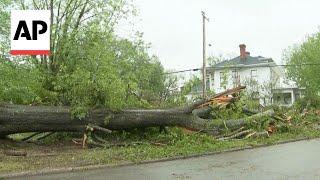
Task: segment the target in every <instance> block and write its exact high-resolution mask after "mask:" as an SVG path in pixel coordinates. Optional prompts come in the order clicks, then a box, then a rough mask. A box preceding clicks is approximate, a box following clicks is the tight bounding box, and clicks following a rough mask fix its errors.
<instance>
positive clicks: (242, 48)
mask: <svg viewBox="0 0 320 180" xmlns="http://www.w3.org/2000/svg"><path fill="white" fill-rule="evenodd" d="M239 47H240V59H246V58H247V55H246V45H245V44H240V45H239Z"/></svg>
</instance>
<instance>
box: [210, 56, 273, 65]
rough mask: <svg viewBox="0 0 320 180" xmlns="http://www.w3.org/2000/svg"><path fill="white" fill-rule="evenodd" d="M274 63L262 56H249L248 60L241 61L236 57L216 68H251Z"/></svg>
mask: <svg viewBox="0 0 320 180" xmlns="http://www.w3.org/2000/svg"><path fill="white" fill-rule="evenodd" d="M273 62H274V61H273V60H272V59H271V58H265V57H262V56H255V57H253V56H247V57H246V59H241V58H240V56H238V57H235V58H233V59H230V60H226V61H222V62H220V63H217V64H215V65H214V67H224V66H243V65H245V66H251V65H259V64H266V63H273Z"/></svg>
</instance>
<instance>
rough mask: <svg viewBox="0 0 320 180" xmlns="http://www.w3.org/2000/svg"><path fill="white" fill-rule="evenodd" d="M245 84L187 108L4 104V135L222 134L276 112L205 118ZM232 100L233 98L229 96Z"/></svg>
mask: <svg viewBox="0 0 320 180" xmlns="http://www.w3.org/2000/svg"><path fill="white" fill-rule="evenodd" d="M244 88H245V87H244V86H241V87H238V88H235V89H231V90H227V91H225V92H223V93H219V94H217V95H215V96H213V97H212V98H211V99H209V100H202V101H199V102H196V103H194V104H191V105H188V106H185V107H183V108H172V109H150V110H141V109H139V110H122V111H118V112H113V111H109V110H107V109H92V110H91V111H90V112H89V113H88V114H87V116H86V117H85V118H83V119H72V118H71V110H70V108H69V107H54V106H22V105H11V104H1V105H0V136H2V137H3V136H5V135H9V134H14V133H24V132H85V131H87V130H88V128H89V130H90V131H95V130H97V131H101V130H102V131H107V132H110V131H109V130H127V129H132V128H144V127H157V126H162V127H163V126H179V127H185V128H188V129H192V130H203V131H204V132H207V133H211V134H218V133H219V132H220V131H221V129H223V128H226V127H227V128H229V129H236V128H239V127H241V126H244V125H246V124H247V123H250V122H252V121H255V120H258V119H259V118H261V116H271V115H273V111H267V112H264V113H258V114H255V115H252V116H250V117H249V118H244V119H237V120H226V121H215V120H212V119H211V120H210V119H204V118H202V117H205V114H206V113H208V112H210V111H211V108H210V107H209V106H208V105H209V102H211V104H212V103H214V98H219V103H221V97H222V96H225V97H227V96H228V95H232V96H234V94H235V93H238V92H239V91H241V90H242V89H244ZM226 102H227V103H230V102H231V100H230V98H227V101H226Z"/></svg>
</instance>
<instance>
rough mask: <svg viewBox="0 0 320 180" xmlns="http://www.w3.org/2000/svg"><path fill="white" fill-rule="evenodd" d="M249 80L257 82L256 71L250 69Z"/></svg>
mask: <svg viewBox="0 0 320 180" xmlns="http://www.w3.org/2000/svg"><path fill="white" fill-rule="evenodd" d="M251 80H253V81H257V80H258V75H257V70H256V69H252V70H251Z"/></svg>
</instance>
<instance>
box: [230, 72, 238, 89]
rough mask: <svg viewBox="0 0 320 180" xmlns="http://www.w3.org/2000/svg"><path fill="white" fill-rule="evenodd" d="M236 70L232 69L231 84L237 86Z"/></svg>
mask: <svg viewBox="0 0 320 180" xmlns="http://www.w3.org/2000/svg"><path fill="white" fill-rule="evenodd" d="M238 76H239V75H238V72H237V71H236V70H233V71H232V82H233V86H234V87H236V86H238Z"/></svg>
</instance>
